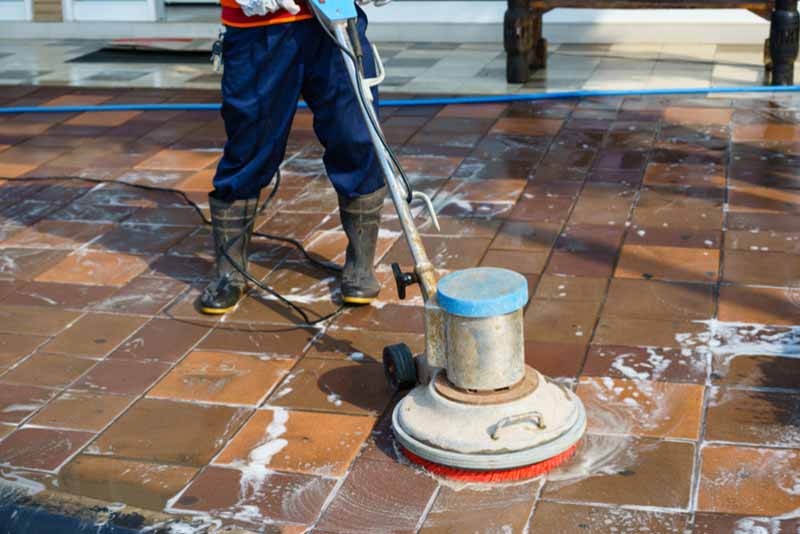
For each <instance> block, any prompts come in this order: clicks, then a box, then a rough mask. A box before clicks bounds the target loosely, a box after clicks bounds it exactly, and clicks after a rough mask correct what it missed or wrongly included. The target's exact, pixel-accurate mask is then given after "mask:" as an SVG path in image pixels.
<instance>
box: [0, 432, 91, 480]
mask: <svg viewBox="0 0 800 534" xmlns="http://www.w3.org/2000/svg"><path fill="white" fill-rule="evenodd" d="M93 437H94V434H92V433H90V432H74V431H68V430H51V429H49V428H22V429H19V430H17V431H16V432H14V433H13V434H11V435H10V436H8V437H7V438H6V439H4V440H3V441H2V442H0V465H2V464H5V465H9V466H13V467H27V468H30V469H43V470H47V471H55V470H56V469H58V468H59V466H61V464H63V463H64V462H65V461H67V460H68V459H69V457H70V456H72V455H73V454H75V453H76V452H78V451H79V450H80V449H81V448H82V447H83V446H84V445H86V444H87V443H88V442H89V440H90V439H92V438H93Z"/></svg>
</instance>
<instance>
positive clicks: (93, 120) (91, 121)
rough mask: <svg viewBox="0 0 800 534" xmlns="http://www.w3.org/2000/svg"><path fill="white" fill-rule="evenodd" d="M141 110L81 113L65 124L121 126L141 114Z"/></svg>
mask: <svg viewBox="0 0 800 534" xmlns="http://www.w3.org/2000/svg"><path fill="white" fill-rule="evenodd" d="M140 113H141V112H140V111H100V112H93V113H81V114H80V115H77V116H75V117H73V118H72V119H69V120H68V121H67V122H66V123H65V124H69V125H72V126H108V127H111V126H119V125H120V124H123V123H125V122H127V121H129V120H131V119H132V118H134V117H136V116H137V115H139V114H140Z"/></svg>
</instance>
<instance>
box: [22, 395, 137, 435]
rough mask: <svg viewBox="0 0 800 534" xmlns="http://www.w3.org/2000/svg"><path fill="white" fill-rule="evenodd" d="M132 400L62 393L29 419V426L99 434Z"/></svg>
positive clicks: (119, 397)
mask: <svg viewBox="0 0 800 534" xmlns="http://www.w3.org/2000/svg"><path fill="white" fill-rule="evenodd" d="M132 401H133V398H132V397H122V396H119V395H105V394H102V393H89V392H81V391H65V392H64V393H62V394H61V395H59V396H58V397H57V398H55V399H53V400H52V401H50V403H49V404H48V405H47V406H46V407H45V408H44V409H43V410H41V411H40V412H39V413H37V414H36V415H35V416H34V417H33V418H32V419H31V421H30V422H31V424H33V425H38V426H48V427H55V428H67V429H73V430H86V431H90V432H99V431H100V430H102V429H103V428H105V426H106V425H108V424H109V423H110V422H111V421H112V420H113V419H114V418H115V417H117V416H118V415H119V414H121V413H122V412H123V410H125V408H127V407H128V405H129V404H130V403H131V402H132Z"/></svg>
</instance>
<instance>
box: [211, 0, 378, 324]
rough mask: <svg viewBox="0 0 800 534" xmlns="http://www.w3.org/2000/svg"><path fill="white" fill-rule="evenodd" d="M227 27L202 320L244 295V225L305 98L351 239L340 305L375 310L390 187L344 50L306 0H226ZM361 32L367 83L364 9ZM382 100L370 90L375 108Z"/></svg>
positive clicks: (371, 68) (371, 72)
mask: <svg viewBox="0 0 800 534" xmlns="http://www.w3.org/2000/svg"><path fill="white" fill-rule="evenodd" d="M362 3H363V2H362ZM222 22H223V24H224V25H225V34H224V39H223V46H222V53H223V58H224V65H225V69H224V73H223V76H222V118H223V120H224V123H225V132H226V134H227V142H226V143H225V150H224V153H223V155H222V159H221V160H220V162H219V165H218V167H217V171H216V174H215V176H214V182H213V186H214V189H213V191H212V192H211V193H210V194H209V204H210V209H211V220H212V232H213V237H214V246H215V251H216V273H215V276H214V278H213V280H212V281H211V283H209V284H208V286H207V287H206V288H205V290H204V291H203V293H202V294H201V296H200V299H199V307H200V309H201V311H202V312H204V313H208V314H224V313H226V312H228V311H230V310H232V309H233V308H234V307H235V306H236V304H237V303H238V302H239V300H240V299H241V298H242V297H243V295H244V293H245V290H246V283H245V277H244V276H243V275H242V274H241V273H240V272H239V271H238V270H237V269H235V268H234V267H233V265H231V263H230V261H229V260H228V257H229V258H230V259H231V260H233V261H234V262H236V263H238V264H239V265H241V266H242V267H243V268H245V269H246V268H247V248H248V243H249V241H250V235H251V232H252V230H253V229H252V227H247V226H248V224H247V223H248V221H251V220H252V219H253V217H254V215H255V213H256V211H257V209H258V198H259V194H260V193H261V190H262V189H263V188H264V187H265V186H267V185H268V184H269V183H270V182H271V180H272V178H273V176H274V175H275V173H276V172H277V171H278V168H279V166H280V164H281V162H282V160H283V158H284V154H285V152H286V142H287V139H288V136H289V130H290V128H291V125H292V120H293V118H294V115H295V111H296V108H297V102H298V99H299V96H300V95H302V96H303V99H304V100H305V102H306V103H307V104H308V106H309V108H310V109H311V111H312V113H313V115H314V122H313V126H314V131H315V132H316V135H317V137H318V138H319V140H320V142H321V143H322V145H323V147H324V148H325V154H324V157H323V162H324V163H325V168H326V170H327V174H328V177H329V179H330V181H331V182H332V184H333V187H334V188H335V190H336V192H337V194H338V198H339V216H340V219H341V222H342V227H343V229H344V232H345V234H346V235H347V239H348V245H347V251H346V258H345V264H344V268H343V271H342V276H341V293H342V300H343V301H344V302H345V303H346V304H356V305H361V304H368V303H370V302H372V301H373V300H374V299H375V298H376V297H377V295H378V293H379V291H380V285H379V283H378V280H377V278H376V277H375V271H374V268H373V264H374V261H375V249H376V244H377V239H378V230H379V226H380V213H381V208H382V207H383V203H384V198H385V197H386V186H385V184H384V179H383V173H382V171H381V168H380V166H379V163H378V159H377V157H376V155H375V152H374V149H373V145H372V142H371V140H370V136H369V132H368V130H367V127H366V124H365V122H364V119H363V116H362V114H361V111H360V108H359V106H358V101H357V96H356V94H355V91H354V90H353V87H352V85H351V83H350V80H349V78H348V73H347V70H346V67H345V63H344V58H343V57H342V54H341V52H340V50H339V49H338V48H337V46H336V43H335V42H334V41H333V40H332V39H331V38H330V37H329V36H328V35H327V34H326V33H325V31H324V29H323V28H322V26H321V25H320V23H319V22H318V21H317V20H315V18H314V16H313V15H312V13H311V10H310V8H309V6H308V5H307V4H306V3H305V2H304V1H302V0H298V1H297V2H295V1H294V0H222ZM357 27H358V34H359V37H360V40H361V48H362V49H363V72H364V76H365V77H366V78H370V77H374V76H375V72H376V70H377V69H376V66H375V63H374V57H373V52H372V47H371V45H370V43H369V41H368V40H367V37H366V29H367V18H366V15H365V14H364V12H363V10H361V8H358V24H357ZM377 98H378V96H377V90H374V89H373V102H374V104H375V105H376V108H377ZM279 216H280V215H278V217H279ZM226 243H228V244H229V247H228V249H227V255H228V257H226V256H225V254H224V253H223V251H222V250H221V249H222V247H224V246H225V244H226Z"/></svg>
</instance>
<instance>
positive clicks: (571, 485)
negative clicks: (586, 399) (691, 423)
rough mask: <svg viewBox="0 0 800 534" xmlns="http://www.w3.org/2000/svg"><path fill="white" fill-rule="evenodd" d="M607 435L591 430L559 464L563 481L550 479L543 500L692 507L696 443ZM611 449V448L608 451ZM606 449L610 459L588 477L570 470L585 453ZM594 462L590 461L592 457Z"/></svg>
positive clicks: (560, 478) (579, 461) (578, 462)
mask: <svg viewBox="0 0 800 534" xmlns="http://www.w3.org/2000/svg"><path fill="white" fill-rule="evenodd" d="M620 439H621V438H608V437H604V436H600V435H597V434H590V435H587V437H585V438H584V441H583V442H582V443H581V444H580V445H579V446H578V453H577V454H576V456H575V457H573V459H572V460H570V461H568V462H567V463H566V464H564V466H563V467H561V471H560V473H561V475H560V476H559V477H558V479H559V480H556V479H553V478H551V480H549V481H548V482H547V483H546V484H545V487H544V491H543V493H542V497H543V498H544V499H553V500H564V501H570V502H575V503H580V502H586V503H605V504H620V505H637V506H657V507H661V508H681V509H686V508H687V507H688V506H689V498H690V494H691V485H692V469H693V464H694V445H693V444H691V443H682V442H674V441H659V440H656V439H652V438H626V439H624V440H622V441H620ZM607 448H610V450H606V449H607ZM593 450H594V451H598V450H599V451H605V454H606V455H608V456H609V457H610V458H607V459H606V461H607V462H612V463H609V465H607V466H598V468H599V469H601V471H600V472H597V473H595V474H594V476H589V477H588V478H587V477H586V476H585V474H584V475H580V474H579V475H577V476H575V478H573V475H571V473H572V470H573V469H574V468H573V466H574V465H579V464H580V463H581V462H582V461H584V462H585V461H586V460H582V457H583V455H584V454H592V451H593ZM589 463H590V465H591V464H592V462H591V460H590V461H589Z"/></svg>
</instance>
